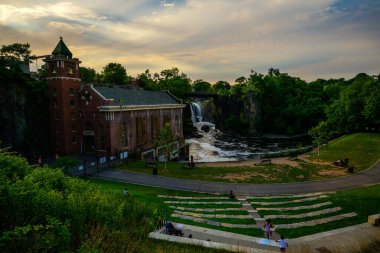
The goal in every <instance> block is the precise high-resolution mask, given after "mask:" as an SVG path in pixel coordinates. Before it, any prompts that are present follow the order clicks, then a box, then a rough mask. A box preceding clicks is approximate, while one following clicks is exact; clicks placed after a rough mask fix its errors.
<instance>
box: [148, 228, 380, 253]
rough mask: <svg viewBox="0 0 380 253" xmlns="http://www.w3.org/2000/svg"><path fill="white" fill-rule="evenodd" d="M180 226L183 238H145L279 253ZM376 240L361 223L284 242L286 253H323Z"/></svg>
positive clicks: (254, 241)
mask: <svg viewBox="0 0 380 253" xmlns="http://www.w3.org/2000/svg"><path fill="white" fill-rule="evenodd" d="M173 224H175V223H173ZM181 225H182V226H183V227H181V230H182V231H183V232H184V237H178V236H169V235H166V234H164V233H163V232H162V231H158V232H152V233H150V234H149V237H152V238H156V239H160V240H167V241H173V242H179V243H185V244H195V245H201V246H204V247H209V248H219V249H226V250H230V251H235V252H247V253H248V252H249V253H274V252H279V244H278V243H277V242H275V241H274V240H267V239H264V238H257V237H251V236H246V235H240V234H234V233H230V232H225V231H219V230H213V229H208V228H203V227H197V226H191V225H185V224H181ZM189 234H191V235H192V239H190V238H188V236H189ZM379 238H380V228H379V227H374V226H372V225H370V224H368V223H364V224H358V225H355V226H351V227H346V228H340V229H336V230H331V231H328V232H323V233H319V234H314V235H309V236H304V237H300V238H295V239H287V241H288V244H289V248H288V250H287V252H288V251H289V252H293V253H304V252H310V253H321V252H326V253H327V252H347V251H349V252H351V251H359V250H361V247H363V246H366V245H368V244H369V243H371V242H373V241H374V240H378V239H379ZM208 240H209V241H208Z"/></svg>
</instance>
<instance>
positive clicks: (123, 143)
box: [120, 122, 127, 149]
mask: <svg viewBox="0 0 380 253" xmlns="http://www.w3.org/2000/svg"><path fill="white" fill-rule="evenodd" d="M126 147H127V125H126V124H125V122H121V123H120V149H122V148H126Z"/></svg>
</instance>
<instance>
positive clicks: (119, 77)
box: [102, 63, 128, 85]
mask: <svg viewBox="0 0 380 253" xmlns="http://www.w3.org/2000/svg"><path fill="white" fill-rule="evenodd" d="M102 76H103V82H106V83H111V84H117V85H122V84H125V83H126V82H127V80H128V76H127V71H126V70H125V68H124V67H123V66H122V65H121V64H120V63H108V64H107V65H106V66H105V67H104V68H103V72H102Z"/></svg>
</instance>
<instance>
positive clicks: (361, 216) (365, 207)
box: [88, 179, 380, 238]
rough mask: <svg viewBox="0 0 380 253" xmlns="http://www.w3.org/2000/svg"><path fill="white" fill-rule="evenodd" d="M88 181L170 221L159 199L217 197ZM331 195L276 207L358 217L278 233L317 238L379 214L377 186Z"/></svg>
mask: <svg viewBox="0 0 380 253" xmlns="http://www.w3.org/2000/svg"><path fill="white" fill-rule="evenodd" d="M88 181H89V182H90V183H91V184H95V185H97V187H99V188H100V189H101V190H103V191H106V192H110V193H111V192H113V193H114V192H117V193H119V194H123V189H125V188H128V190H129V193H130V195H129V196H128V197H127V198H134V199H136V200H137V201H141V202H145V203H147V204H149V205H150V206H152V207H153V208H156V209H157V210H159V211H161V212H166V213H167V215H168V217H170V214H171V213H172V212H173V209H172V208H169V205H170V204H165V203H164V201H165V200H166V199H164V198H159V197H157V195H171V196H215V195H210V194H200V193H194V192H186V191H175V190H168V189H162V188H155V187H148V186H141V185H133V184H126V183H119V182H112V181H105V180H95V179H88ZM328 195H329V198H323V199H319V200H317V201H308V202H307V203H292V204H286V205H277V206H276V207H279V206H282V207H283V206H294V205H311V204H315V203H320V202H325V201H331V202H333V204H332V205H329V206H325V207H324V208H330V207H332V206H340V207H342V209H343V210H342V211H339V212H337V213H349V212H356V213H357V214H358V216H356V217H353V218H348V219H344V220H340V221H335V222H329V223H326V224H322V225H317V226H314V227H304V228H297V229H279V230H278V232H279V233H283V234H284V235H285V236H286V237H287V238H295V237H300V236H304V235H308V234H314V233H318V232H324V231H328V230H332V229H337V228H341V227H345V226H350V225H355V224H359V223H364V222H366V221H367V218H368V215H371V214H375V213H380V185H374V186H369V187H365V188H359V189H353V190H346V191H339V192H337V193H333V194H328ZM221 196H222V195H221ZM224 196H226V195H224ZM210 205H212V204H210ZM183 206H187V207H198V208H204V207H205V206H209V205H183ZM214 206H215V207H224V206H227V207H238V205H214ZM321 209H323V208H317V209H312V210H303V212H307V211H315V210H321ZM299 212H302V211H289V212H282V213H284V214H285V213H287V214H296V213H299ZM202 213H206V212H202ZM218 213H220V212H218ZM259 213H260V214H275V213H274V212H272V211H259ZM335 214H336V213H334V215H335ZM332 215H333V214H331V215H330V216H332ZM326 216H328V215H321V216H320V217H326ZM169 219H170V220H172V221H176V222H180V223H184V224H189V225H196V226H201V227H206V228H212V229H218V230H222V231H229V232H234V233H240V234H244V235H251V236H258V237H262V236H263V233H262V231H261V230H260V229H238V228H224V227H217V226H212V225H208V224H204V223H197V222H194V221H191V220H183V219H179V218H173V217H170V218H169ZM213 220H217V219H213ZM297 220H298V221H300V219H297ZM305 220H307V219H305ZM223 221H224V222H226V223H233V222H234V220H233V219H223ZM274 221H276V223H277V224H279V223H288V222H287V221H285V220H281V219H278V220H274ZM298 221H296V220H294V222H298ZM243 223H244V221H243Z"/></svg>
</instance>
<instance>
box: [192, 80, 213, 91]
mask: <svg viewBox="0 0 380 253" xmlns="http://www.w3.org/2000/svg"><path fill="white" fill-rule="evenodd" d="M210 89H211V84H210V83H209V82H206V81H203V80H202V79H199V80H195V81H194V82H193V90H194V92H209V91H210Z"/></svg>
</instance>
